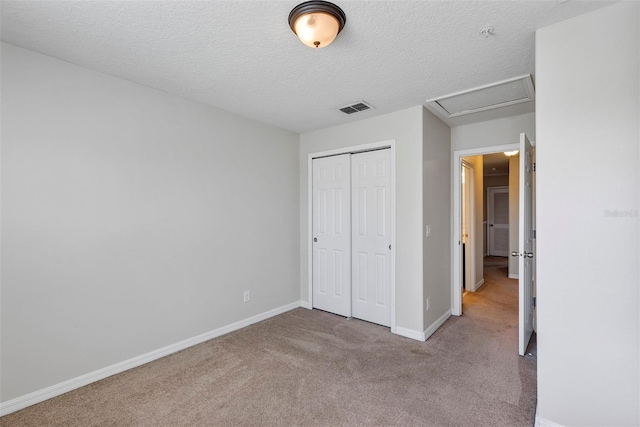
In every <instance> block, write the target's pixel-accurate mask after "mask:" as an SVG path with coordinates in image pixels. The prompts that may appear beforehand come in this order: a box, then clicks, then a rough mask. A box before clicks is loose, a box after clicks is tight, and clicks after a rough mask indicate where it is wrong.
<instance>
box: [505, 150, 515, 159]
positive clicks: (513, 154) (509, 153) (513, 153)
mask: <svg viewBox="0 0 640 427" xmlns="http://www.w3.org/2000/svg"><path fill="white" fill-rule="evenodd" d="M516 154H518V150H515V151H505V152H504V155H505V156H507V157H511V156H515V155H516Z"/></svg>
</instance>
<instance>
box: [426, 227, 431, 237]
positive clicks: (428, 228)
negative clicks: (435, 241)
mask: <svg viewBox="0 0 640 427" xmlns="http://www.w3.org/2000/svg"><path fill="white" fill-rule="evenodd" d="M424 237H431V225H425V226H424Z"/></svg>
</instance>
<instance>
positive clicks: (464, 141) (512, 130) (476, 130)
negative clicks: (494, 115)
mask: <svg viewBox="0 0 640 427" xmlns="http://www.w3.org/2000/svg"><path fill="white" fill-rule="evenodd" d="M522 132H526V134H527V136H528V137H529V140H531V141H535V139H536V115H535V113H528V114H521V115H519V116H512V117H505V118H503V119H497V120H488V121H486V122H480V123H472V124H469V125H463V126H456V127H453V128H451V152H454V151H458V150H469V149H472V148H484V147H492V146H496V145H504V144H517V143H519V142H520V133H522Z"/></svg>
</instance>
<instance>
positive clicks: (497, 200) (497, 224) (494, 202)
mask: <svg viewBox="0 0 640 427" xmlns="http://www.w3.org/2000/svg"><path fill="white" fill-rule="evenodd" d="M487 222H488V223H489V245H488V246H489V255H490V256H509V187H491V188H488V189H487Z"/></svg>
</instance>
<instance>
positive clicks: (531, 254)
mask: <svg viewBox="0 0 640 427" xmlns="http://www.w3.org/2000/svg"><path fill="white" fill-rule="evenodd" d="M524 256H526V257H527V258H533V252H525V253H524Z"/></svg>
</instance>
